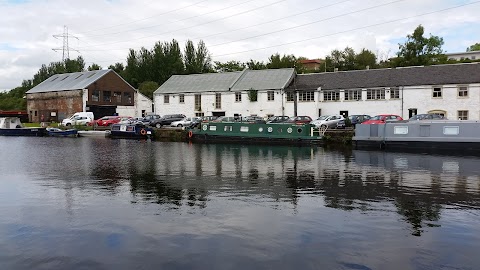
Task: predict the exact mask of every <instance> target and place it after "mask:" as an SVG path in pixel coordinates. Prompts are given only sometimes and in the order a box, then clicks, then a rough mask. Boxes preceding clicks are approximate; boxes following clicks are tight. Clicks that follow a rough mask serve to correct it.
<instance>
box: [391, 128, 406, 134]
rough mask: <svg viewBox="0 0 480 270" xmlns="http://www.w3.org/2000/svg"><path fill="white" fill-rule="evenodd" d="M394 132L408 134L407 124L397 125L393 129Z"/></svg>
mask: <svg viewBox="0 0 480 270" xmlns="http://www.w3.org/2000/svg"><path fill="white" fill-rule="evenodd" d="M393 134H395V135H406V134H408V127H407V126H397V127H395V128H394V129H393Z"/></svg>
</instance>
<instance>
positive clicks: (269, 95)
mask: <svg viewBox="0 0 480 270" xmlns="http://www.w3.org/2000/svg"><path fill="white" fill-rule="evenodd" d="M267 100H268V101H272V100H275V92H274V91H267Z"/></svg>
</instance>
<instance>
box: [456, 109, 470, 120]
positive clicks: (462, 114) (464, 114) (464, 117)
mask: <svg viewBox="0 0 480 270" xmlns="http://www.w3.org/2000/svg"><path fill="white" fill-rule="evenodd" d="M457 114H458V120H468V111H458V112H457Z"/></svg>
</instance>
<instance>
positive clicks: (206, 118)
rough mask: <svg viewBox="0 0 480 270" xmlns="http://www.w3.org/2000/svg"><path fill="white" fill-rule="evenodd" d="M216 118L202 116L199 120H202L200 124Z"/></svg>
mask: <svg viewBox="0 0 480 270" xmlns="http://www.w3.org/2000/svg"><path fill="white" fill-rule="evenodd" d="M217 118H218V116H213V115H209V116H202V117H201V120H202V122H210V121H213V120H215V119H217Z"/></svg>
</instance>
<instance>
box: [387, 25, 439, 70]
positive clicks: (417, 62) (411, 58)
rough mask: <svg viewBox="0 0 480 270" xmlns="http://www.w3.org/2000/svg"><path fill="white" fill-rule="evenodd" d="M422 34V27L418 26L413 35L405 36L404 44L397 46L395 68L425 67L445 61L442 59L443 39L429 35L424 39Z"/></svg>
mask: <svg viewBox="0 0 480 270" xmlns="http://www.w3.org/2000/svg"><path fill="white" fill-rule="evenodd" d="M424 32H425V30H424V28H423V26H422V25H419V26H418V27H417V28H416V29H415V30H414V31H413V34H411V35H408V36H407V41H406V42H405V43H404V44H398V45H399V52H397V56H398V57H397V58H396V60H395V63H394V65H395V66H422V65H425V66H427V65H432V64H436V63H440V62H441V61H442V60H443V61H445V60H446V58H442V55H443V51H442V45H443V38H441V37H438V36H432V35H431V34H430V37H429V38H426V37H424V36H423V35H424Z"/></svg>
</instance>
